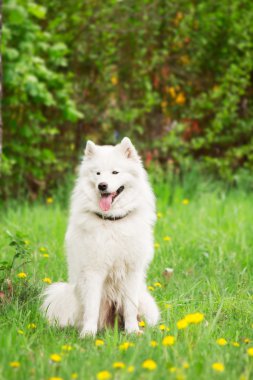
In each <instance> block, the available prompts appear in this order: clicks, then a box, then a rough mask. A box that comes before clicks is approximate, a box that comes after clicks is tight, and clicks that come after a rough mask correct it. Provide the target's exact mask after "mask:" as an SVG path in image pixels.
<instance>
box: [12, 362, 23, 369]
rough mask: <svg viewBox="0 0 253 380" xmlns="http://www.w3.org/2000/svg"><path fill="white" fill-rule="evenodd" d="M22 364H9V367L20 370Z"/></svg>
mask: <svg viewBox="0 0 253 380" xmlns="http://www.w3.org/2000/svg"><path fill="white" fill-rule="evenodd" d="M20 365H21V364H20V362H10V363H9V366H10V367H11V368H19V367H20Z"/></svg>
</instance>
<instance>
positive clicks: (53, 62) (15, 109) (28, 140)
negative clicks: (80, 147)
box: [1, 0, 81, 195]
mask: <svg viewBox="0 0 253 380" xmlns="http://www.w3.org/2000/svg"><path fill="white" fill-rule="evenodd" d="M3 10H4V19H5V23H4V27H3V62H4V68H3V70H4V84H3V85H4V88H5V95H4V100H3V110H4V113H3V122H4V141H5V143H4V144H5V145H4V156H3V166H2V171H3V177H2V181H1V192H2V194H5V195H6V194H7V193H8V192H9V191H12V193H14V194H19V193H20V192H21V191H22V190H21V189H20V186H24V185H26V187H25V189H23V191H24V190H27V189H28V188H29V189H30V191H32V192H35V193H36V192H37V191H38V189H40V188H45V186H46V183H45V182H44V181H45V179H47V181H49V182H50V179H52V178H53V177H54V176H55V175H56V174H57V173H58V174H59V173H61V172H62V171H63V170H64V169H65V168H66V163H65V162H64V161H63V160H62V159H61V150H60V149H54V147H55V145H57V144H58V142H59V141H60V139H61V133H64V128H65V126H64V123H65V125H66V123H68V126H69V128H70V127H72V128H74V124H73V122H76V121H77V120H78V119H79V118H80V117H81V113H80V112H79V111H77V109H76V106H75V102H74V101H73V100H72V98H71V97H72V94H73V88H72V79H71V78H72V74H71V73H70V72H69V70H68V69H67V67H66V66H67V55H68V48H67V46H66V45H65V44H64V43H63V42H58V41H57V39H56V37H55V35H54V34H53V33H50V32H49V31H46V30H45V29H44V28H43V26H42V23H43V22H45V19H46V15H47V9H46V8H45V7H44V6H41V5H38V4H35V3H34V2H32V1H28V2H27V1H22V0H8V1H6V2H5V5H4V9H3ZM67 141H68V139H67V138H66V139H65V143H66V144H67ZM60 145H61V144H60V143H59V146H60ZM69 145H70V143H69V144H68V150H67V149H66V152H67V151H69Z"/></svg>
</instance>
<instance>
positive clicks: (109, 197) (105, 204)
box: [99, 186, 124, 211]
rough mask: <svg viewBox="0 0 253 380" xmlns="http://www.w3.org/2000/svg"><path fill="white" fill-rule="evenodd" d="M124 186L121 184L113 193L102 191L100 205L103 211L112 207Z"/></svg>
mask: <svg viewBox="0 0 253 380" xmlns="http://www.w3.org/2000/svg"><path fill="white" fill-rule="evenodd" d="M123 190H124V186H120V187H119V188H118V190H117V191H114V192H113V193H106V192H104V193H101V198H100V200H99V207H100V208H101V210H102V211H108V210H110V208H111V205H112V202H113V201H114V200H115V198H117V196H118V195H119V194H120V193H122V191H123Z"/></svg>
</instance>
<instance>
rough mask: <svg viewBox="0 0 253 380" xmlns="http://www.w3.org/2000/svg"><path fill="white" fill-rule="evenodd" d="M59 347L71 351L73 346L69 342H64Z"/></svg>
mask: <svg viewBox="0 0 253 380" xmlns="http://www.w3.org/2000/svg"><path fill="white" fill-rule="evenodd" d="M61 349H62V351H66V352H68V351H72V350H73V347H72V346H71V345H70V344H64V345H63V346H61Z"/></svg>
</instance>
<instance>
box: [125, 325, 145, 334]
mask: <svg viewBox="0 0 253 380" xmlns="http://www.w3.org/2000/svg"><path fill="white" fill-rule="evenodd" d="M125 331H126V333H127V334H141V332H142V331H141V330H140V329H139V326H138V323H133V324H129V325H126V326H125Z"/></svg>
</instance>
